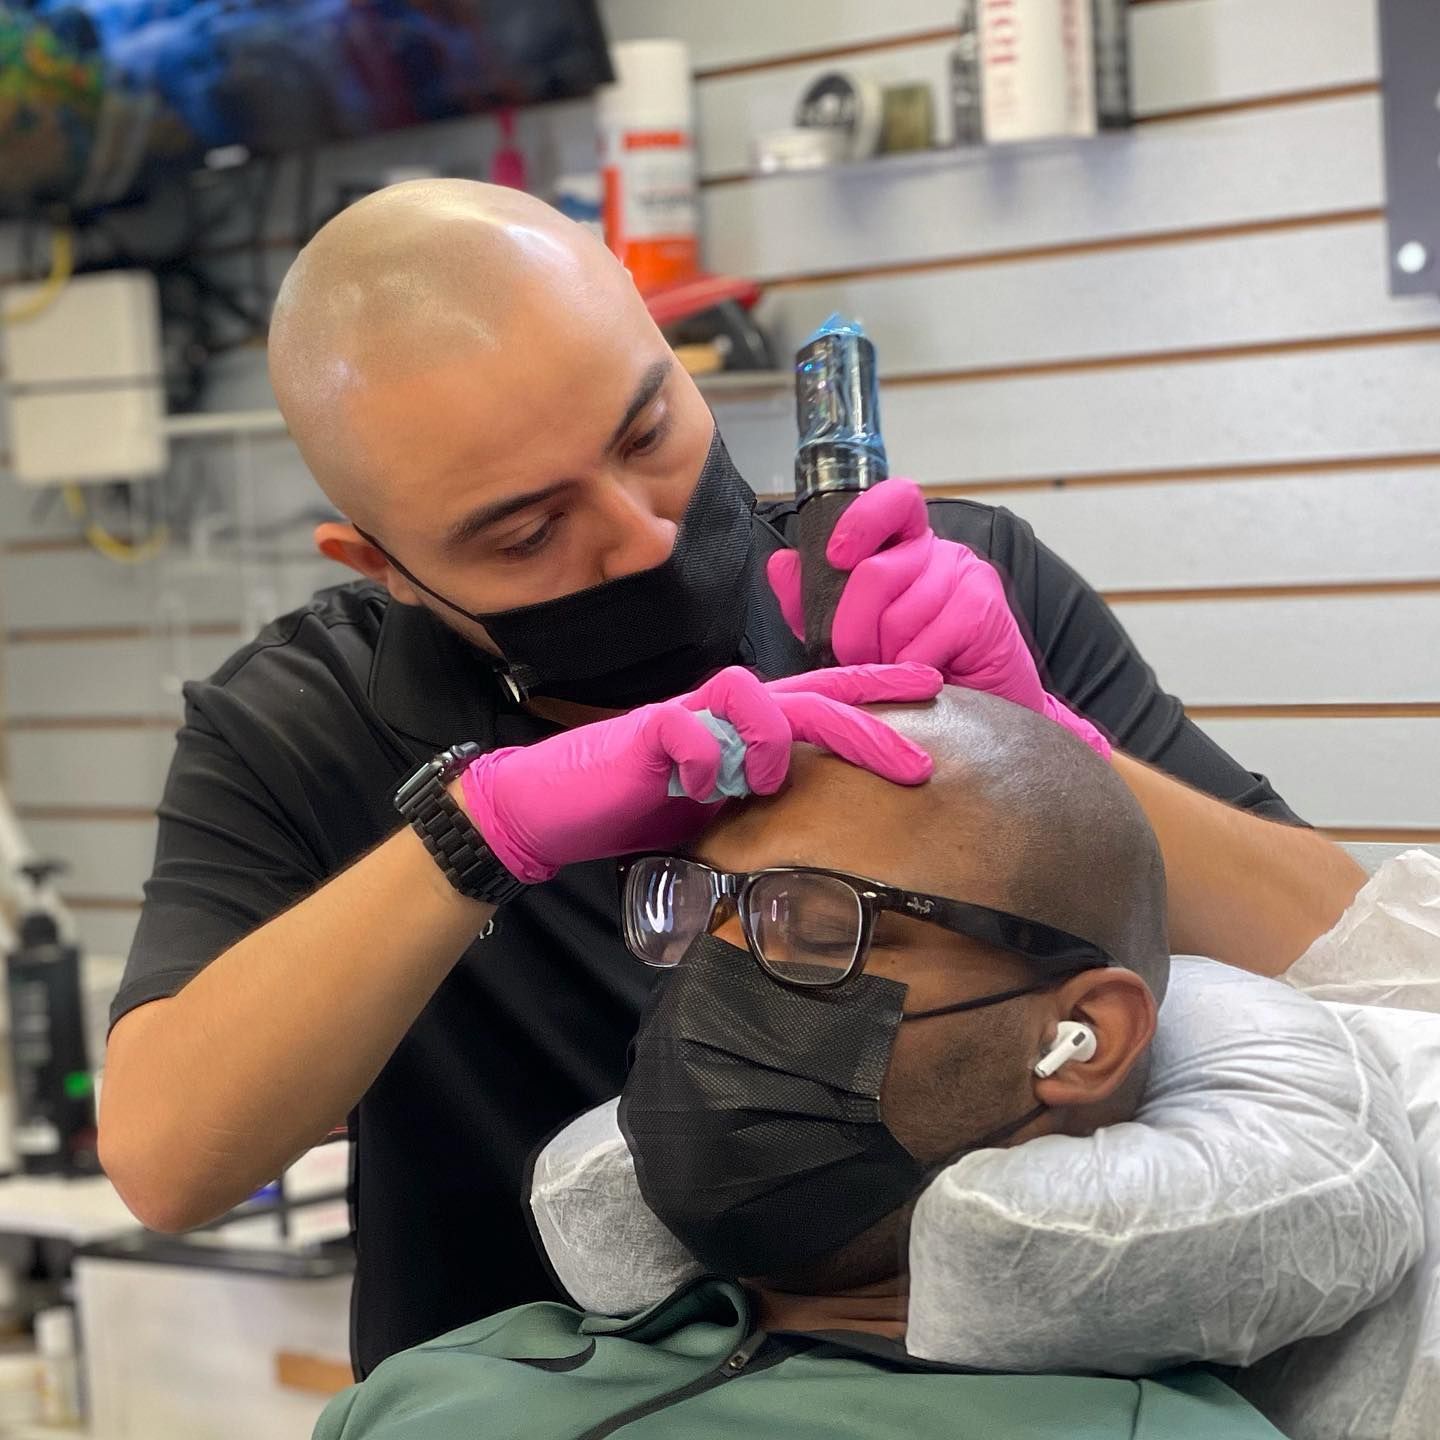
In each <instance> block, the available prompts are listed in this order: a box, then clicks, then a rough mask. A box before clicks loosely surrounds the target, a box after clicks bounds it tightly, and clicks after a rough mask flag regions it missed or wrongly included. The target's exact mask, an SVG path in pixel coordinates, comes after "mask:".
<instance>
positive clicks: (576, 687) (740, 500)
mask: <svg viewBox="0 0 1440 1440" xmlns="http://www.w3.org/2000/svg"><path fill="white" fill-rule="evenodd" d="M754 508H755V495H754V492H753V491H752V490H751V489H750V487H749V486H748V485H746V483H745V482H744V481H743V480H742V479H741V478H740V474H739V472H738V471H737V470H736V469H735V466H734V464H733V463H732V462H731V459H730V454H729V452H728V451H727V450H726V449H725V442H724V441H723V440H721V438H720V432H719V430H716V432H715V435H714V438H713V439H712V440H711V441H710V451H709V453H708V455H707V456H706V457H705V465H704V468H703V469H702V470H701V471H700V479H699V482H698V483H697V484H696V486H695V493H694V494H693V495H692V496H691V497H690V503H689V505H687V506H686V508H685V514H684V515H683V516H682V517H681V519H680V525H679V528H678V531H677V533H676V536H675V548H674V549H673V550H672V551H671V552H670V556H669V558H668V559H667V560H665V561H664V562H663V563H662V564H660V565H657V566H655V568H654V569H651V570H640V571H637V572H636V573H635V574H633V575H622V576H621V577H620V578H619V579H618V580H609V581H606V582H605V583H604V584H603V585H594V586H592V587H591V588H590V589H588V590H577V591H576V592H575V593H574V594H572V595H561V596H560V597H559V598H558V599H555V600H544V601H541V602H540V603H539V604H538V605H521V606H518V607H517V608H515V609H513V610H496V611H491V612H489V613H485V612H478V611H470V610H466V609H464V608H463V607H462V606H460V605H457V604H456V603H455V602H454V601H453V600H449V599H447V598H446V597H445V596H444V595H441V594H440V593H439V592H438V591H436V590H432V589H431V588H430V587H429V586H428V585H426V584H425V582H424V581H423V580H419V579H417V578H416V577H415V576H414V575H412V574H411V573H410V572H409V571H408V570H407V569H406V568H405V567H404V566H403V565H402V564H401V563H400V562H399V561H398V560H396V559H395V557H394V556H393V555H391V554H390V553H389V551H387V550H386V549H385V548H384V546H382V545H381V544H380V542H379V541H378V540H375V539H374V538H373V537H372V536H369V535H365V532H364V531H363V530H362V531H360V533H361V534H362V535H364V536H365V539H367V540H368V541H370V543H371V544H372V545H374V546H375V547H376V549H378V550H379V551H380V552H381V553H382V554H383V555H384V556H385V558H386V559H387V560H389V562H390V563H391V564H392V565H393V566H394V567H395V568H396V569H397V570H398V571H399V572H400V573H401V574H402V575H403V576H405V578H406V579H407V580H409V581H410V583H411V584H412V585H414V586H415V587H416V588H417V589H420V590H423V591H424V592H425V593H426V594H427V595H429V596H431V597H432V598H433V599H436V600H438V601H440V603H441V604H442V605H446V606H448V607H449V608H450V609H451V610H454V611H455V612H456V613H457V614H459V615H463V616H464V617H465V618H466V619H467V620H473V621H474V622H475V623H476V624H477V625H483V626H484V627H485V630H486V632H487V633H488V634H489V636H490V638H491V639H492V640H494V642H495V643H496V644H497V645H498V646H499V647H500V652H501V655H502V656H503V659H501V660H498V661H496V662H495V663H496V665H497V667H498V669H499V671H500V676H501V680H502V682H503V683H504V684H505V685H506V687H507V688H508V689H509V691H510V693H511V695H512V696H513V697H514V698H515V699H517V700H524V699H525V698H527V697H528V696H530V695H549V696H551V697H552V698H554V699H557V700H574V701H579V702H581V703H583V704H586V705H604V706H609V707H613V708H618V709H628V708H629V707H630V706H632V705H643V704H646V703H648V702H650V701H652V700H667V699H669V698H670V697H671V696H674V695H680V694H683V693H684V692H685V691H687V690H693V689H694V688H695V686H697V685H698V684H699V683H700V682H701V681H702V680H704V679H706V678H708V677H709V676H710V675H712V674H714V672H715V671H717V670H719V669H722V668H723V667H724V666H726V665H729V664H732V663H734V662H735V661H736V659H737V658H738V652H739V648H740V642H741V640H742V638H743V637H744V634H745V621H746V617H747V612H748V609H749V603H750V591H751V586H752V583H753V577H754V569H755V547H754V543H753V539H752V536H751V512H752V511H753V510H754ZM357 528H358V527H357Z"/></svg>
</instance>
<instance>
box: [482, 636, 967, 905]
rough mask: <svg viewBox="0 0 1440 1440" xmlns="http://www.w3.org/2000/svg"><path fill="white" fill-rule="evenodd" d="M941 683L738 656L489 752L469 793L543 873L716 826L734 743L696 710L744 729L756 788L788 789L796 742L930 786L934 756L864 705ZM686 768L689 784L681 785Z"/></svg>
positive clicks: (926, 674) (504, 839)
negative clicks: (660, 691) (751, 664)
mask: <svg viewBox="0 0 1440 1440" xmlns="http://www.w3.org/2000/svg"><path fill="white" fill-rule="evenodd" d="M942 683H943V682H942V680H941V677H940V672H939V671H938V670H935V669H933V668H932V667H930V666H928V665H915V664H908V665H853V666H847V667H843V668H837V669H833V670H819V671H816V672H814V673H813V674H809V675H792V676H789V677H788V678H786V679H784V680H771V681H768V682H767V681H763V680H760V679H759V678H758V677H757V676H755V675H753V674H751V672H750V671H748V670H745V669H742V668H741V667H739V666H732V667H730V668H729V669H728V670H722V671H721V672H720V673H719V674H718V675H716V676H714V677H713V678H712V679H710V680H708V681H706V683H705V684H704V685H702V686H701V687H700V688H699V689H698V690H693V691H691V692H690V694H688V695H682V696H680V697H679V698H678V699H675V700H666V701H664V702H662V703H661V704H658V705H645V706H642V707H641V708H640V709H638V710H632V711H630V712H629V713H628V714H626V715H617V716H616V717H615V718H614V719H612V720H599V721H596V722H595V723H594V724H592V725H581V726H579V727H577V728H576V729H574V730H567V731H565V732H564V733H563V734H560V735H553V736H551V737H550V738H549V739H546V740H540V741H537V742H536V743H535V744H533V745H521V746H512V747H510V748H509V749H505V750H496V751H493V752H491V753H490V754H489V755H482V756H481V757H480V758H479V759H478V760H476V761H474V762H473V763H472V764H471V765H469V766H468V767H467V768H466V769H465V771H464V772H463V773H462V775H461V778H460V791H461V795H462V797H463V801H464V805H465V808H466V810H467V811H468V812H469V814H470V818H471V819H472V820H473V821H474V822H475V825H476V827H477V828H478V829H479V831H480V833H481V834H482V835H483V836H484V837H485V840H486V842H487V843H488V844H489V846H490V848H491V849H492V850H494V852H495V854H496V855H497V856H498V857H499V859H500V862H501V863H502V864H503V865H504V866H505V868H506V869H507V870H509V871H510V872H511V874H513V875H514V876H516V878H517V879H520V880H524V881H525V882H526V883H527V884H531V885H534V884H538V883H539V882H540V881H542V880H549V879H550V878H551V877H552V876H554V874H555V873H556V871H558V870H559V869H560V867H561V866H562V865H572V864H575V863H576V862H578V861H581V860H600V859H604V858H606V857H608V856H612V855H626V854H630V853H631V852H633V851H636V850H669V849H673V848H674V847H675V846H677V845H682V844H684V843H685V842H686V841H688V840H693V839H694V838H695V837H696V836H697V835H699V834H700V832H701V831H702V830H704V829H705V827H706V826H707V825H708V824H709V823H710V822H711V821H712V820H713V819H714V818H715V807H714V805H708V804H704V803H702V802H703V801H704V800H705V799H706V798H707V797H709V796H710V795H711V794H712V792H713V791H714V789H715V782H716V779H717V776H718V774H719V770H720V759H721V745H720V741H719V739H717V737H716V736H715V734H714V733H713V732H712V731H711V730H710V729H709V728H708V727H707V726H706V725H705V723H704V722H703V721H702V720H701V719H700V718H699V716H697V715H696V714H695V713H694V712H695V711H697V710H708V711H709V712H710V713H711V714H712V715H714V716H716V717H718V718H719V719H722V720H727V721H729V723H730V724H731V725H732V726H734V728H735V730H736V731H737V732H738V733H739V735H740V738H741V739H742V740H743V741H744V742H745V779H746V782H747V784H748V785H749V787H750V789H751V791H753V792H754V793H755V794H757V795H770V794H773V793H774V792H775V791H776V790H778V789H779V788H780V786H781V784H782V783H783V782H784V780H785V776H786V774H787V773H788V771H789V768H790V747H791V745H792V744H794V743H795V742H797V741H802V742H805V743H807V744H811V745H819V746H821V747H823V748H824V749H826V750H829V751H830V752H831V753H832V754H834V755H838V756H839V757H840V758H841V759H842V760H848V761H849V762H850V763H851V764H852V765H859V766H862V767H863V768H865V769H866V770H870V771H873V772H874V773H875V774H876V775H879V776H881V777H883V778H884V779H886V780H891V781H894V782H895V783H896V784H897V785H919V784H921V783H923V782H924V781H925V780H928V779H929V778H930V774H931V771H932V770H933V768H934V765H933V762H932V761H931V759H930V756H929V755H928V754H926V752H925V751H924V750H922V749H921V748H920V747H919V746H918V745H916V744H915V743H914V742H913V741H910V740H907V739H905V738H904V737H903V736H901V735H899V734H897V733H896V732H895V731H894V730H892V729H891V728H890V726H888V725H887V724H885V722H884V721H883V720H881V719H879V718H878V717H877V716H875V715H870V714H867V713H866V712H865V711H864V710H861V709H858V708H857V707H858V706H861V705H871V704H878V703H880V702H885V701H888V702H895V703H906V702H914V701H920V700H930V699H933V698H934V697H935V696H936V695H938V694H939V693H940V686H941V684H942ZM677 771H678V773H679V777H680V781H681V784H682V785H683V786H684V789H685V796H681V797H672V796H670V795H669V794H668V793H667V790H668V786H669V783H670V776H671V774H672V773H675V772H677ZM687 797H688V798H687Z"/></svg>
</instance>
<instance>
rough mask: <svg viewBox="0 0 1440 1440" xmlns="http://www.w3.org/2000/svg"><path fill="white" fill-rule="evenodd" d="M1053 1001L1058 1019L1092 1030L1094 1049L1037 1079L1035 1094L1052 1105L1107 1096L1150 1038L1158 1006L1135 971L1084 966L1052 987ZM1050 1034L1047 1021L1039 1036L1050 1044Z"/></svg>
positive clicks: (1084, 1102) (1052, 1034) (1122, 1080)
mask: <svg viewBox="0 0 1440 1440" xmlns="http://www.w3.org/2000/svg"><path fill="white" fill-rule="evenodd" d="M1055 1004H1056V1011H1055V1019H1056V1020H1057V1021H1059V1020H1078V1021H1080V1022H1081V1023H1082V1024H1085V1025H1088V1026H1089V1027H1090V1029H1091V1030H1092V1031H1094V1033H1095V1042H1096V1043H1095V1054H1094V1055H1093V1056H1092V1057H1091V1058H1090V1059H1089V1060H1078V1059H1077V1060H1071V1061H1069V1062H1067V1063H1066V1064H1065V1065H1063V1066H1061V1068H1060V1069H1059V1070H1057V1071H1056V1072H1055V1074H1054V1075H1051V1076H1049V1077H1047V1078H1046V1079H1037V1080H1036V1081H1035V1097H1036V1099H1037V1100H1040V1101H1043V1102H1044V1104H1046V1105H1048V1106H1050V1107H1051V1108H1052V1109H1056V1110H1059V1109H1065V1108H1068V1107H1070V1106H1077V1105H1095V1104H1098V1103H1099V1102H1100V1101H1102V1100H1108V1099H1109V1098H1110V1097H1111V1096H1112V1095H1114V1094H1115V1092H1116V1091H1117V1090H1119V1089H1120V1087H1121V1086H1122V1085H1123V1084H1124V1083H1125V1081H1126V1080H1127V1079H1128V1078H1129V1076H1130V1075H1131V1073H1132V1072H1134V1070H1135V1067H1136V1066H1137V1065H1138V1064H1139V1063H1140V1061H1141V1060H1142V1059H1143V1058H1144V1055H1145V1052H1146V1051H1147V1050H1148V1049H1149V1047H1150V1041H1151V1040H1152V1039H1153V1038H1154V1035H1155V1014H1156V1006H1155V997H1154V995H1153V994H1151V992H1150V987H1149V986H1148V985H1147V984H1146V983H1145V982H1144V981H1143V980H1142V979H1141V978H1140V977H1139V976H1138V975H1137V974H1136V973H1135V972H1134V971H1133V970H1121V969H1119V968H1118V967H1112V968H1106V969H1101V970H1086V971H1085V972H1084V973H1083V974H1081V975H1077V976H1075V978H1074V979H1073V980H1068V981H1066V983H1065V984H1064V985H1062V986H1061V987H1060V988H1059V989H1058V990H1056V991H1055ZM1054 1038H1055V1025H1054V1024H1053V1023H1052V1024H1048V1025H1047V1026H1046V1031H1045V1033H1044V1034H1043V1035H1042V1036H1041V1041H1042V1043H1044V1044H1047V1045H1048V1044H1049V1043H1050V1042H1051V1041H1052V1040H1053V1039H1054ZM1036 1058H1037V1059H1038V1058H1039V1057H1038V1056H1037V1057H1036Z"/></svg>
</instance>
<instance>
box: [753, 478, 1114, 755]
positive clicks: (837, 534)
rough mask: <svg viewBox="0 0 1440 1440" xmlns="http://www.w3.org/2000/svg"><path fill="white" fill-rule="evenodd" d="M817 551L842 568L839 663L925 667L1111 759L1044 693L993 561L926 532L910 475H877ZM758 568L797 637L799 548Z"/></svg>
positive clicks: (1103, 742) (1090, 728)
mask: <svg viewBox="0 0 1440 1440" xmlns="http://www.w3.org/2000/svg"><path fill="white" fill-rule="evenodd" d="M825 553H826V558H827V559H828V560H829V561H830V564H831V565H833V566H834V567H835V569H837V570H845V571H849V573H850V578H849V579H848V580H847V581H846V582H845V588H844V590H843V592H842V593H841V596H840V604H839V606H838V607H837V608H836V611H835V622H834V625H833V627H832V630H831V637H830V646H831V649H832V650H833V651H834V652H835V659H836V661H837V662H838V663H839V664H841V665H858V664H863V663H884V664H895V663H904V662H905V661H910V660H918V661H921V662H922V663H924V664H926V665H933V666H935V668H936V669H937V670H939V671H940V672H941V674H943V675H944V676H945V681H946V683H947V684H949V685H960V686H964V687H965V688H966V689H970V690H985V691H988V692H989V693H990V694H992V695H999V696H1001V697H1003V698H1004V699H1006V700H1011V701H1013V702H1014V703H1015V704H1017V705H1023V706H1025V707H1026V709H1028V710H1035V711H1038V712H1039V713H1040V714H1042V715H1045V716H1048V717H1049V718H1050V719H1051V720H1053V721H1055V723H1056V724H1057V725H1062V726H1064V728H1065V729H1066V730H1068V731H1070V733H1071V734H1072V735H1075V736H1077V737H1078V738H1079V739H1080V740H1082V741H1084V743H1085V744H1086V745H1088V746H1089V747H1090V748H1091V749H1092V750H1093V751H1095V753H1096V754H1097V755H1099V756H1100V757H1101V759H1103V760H1108V759H1109V758H1110V742H1109V741H1108V740H1107V739H1106V738H1105V737H1104V736H1103V735H1102V734H1101V733H1100V731H1099V730H1097V729H1096V728H1095V726H1094V725H1092V724H1091V723H1090V722H1089V721H1088V720H1086V719H1085V718H1084V717H1083V716H1080V715H1077V714H1076V713H1075V712H1074V711H1073V710H1071V709H1070V708H1069V706H1067V705H1065V704H1064V702H1063V701H1060V700H1057V699H1056V698H1055V697H1054V696H1053V695H1050V694H1047V693H1046V690H1045V686H1044V685H1043V684H1042V683H1041V680H1040V672H1039V671H1038V670H1037V669H1036V666H1035V657H1034V656H1033V655H1032V654H1031V653H1030V647H1029V646H1028V645H1027V644H1026V643H1025V637H1024V636H1023V635H1022V634H1021V633H1020V626H1019V624H1018V623H1017V622H1016V619H1015V615H1014V612H1013V611H1012V610H1011V609H1010V604H1009V601H1008V600H1007V599H1006V596H1005V586H1004V584H1003V582H1002V581H1001V579H1000V576H999V574H998V573H997V572H996V570H995V567H994V566H993V565H991V564H990V563H989V562H988V561H986V560H983V559H981V558H980V556H978V555H977V554H975V552H974V551H973V550H971V549H970V548H969V547H968V546H965V545H961V544H960V543H958V542H957V541H954V540H942V539H941V538H940V537H939V536H938V535H936V534H935V532H934V531H933V530H932V529H931V528H930V514H929V511H928V509H927V508H926V505H925V495H924V492H923V491H922V490H921V489H920V487H919V486H918V485H917V484H916V483H915V482H914V481H913V480H904V479H900V478H898V477H896V478H894V479H890V480H885V481H883V482H882V483H881V484H879V485H876V486H875V487H874V488H873V489H870V490H866V491H864V492H863V493H862V494H861V495H859V496H858V497H857V498H856V499H855V500H854V501H853V502H852V503H851V505H850V506H849V507H848V508H847V509H846V510H845V512H844V514H842V515H841V517H840V519H839V520H838V521H837V522H836V525H835V529H834V531H833V532H832V534H831V536H830V542H829V544H828V546H827V547H826V552H825ZM766 573H767V575H768V577H769V580H770V588H771V589H772V590H774V592H775V595H776V598H777V599H778V600H779V601H780V609H781V612H782V613H783V614H784V616H785V620H786V623H787V624H788V625H789V626H790V628H791V629H792V630H793V631H794V632H795V634H796V635H797V636H800V637H801V638H802V639H803V638H804V634H805V611H804V604H803V601H802V599H801V582H800V556H799V554H798V553H797V552H796V551H794V550H777V551H776V552H775V554H773V555H772V556H771V557H770V560H769V564H768V566H767V567H766Z"/></svg>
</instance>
